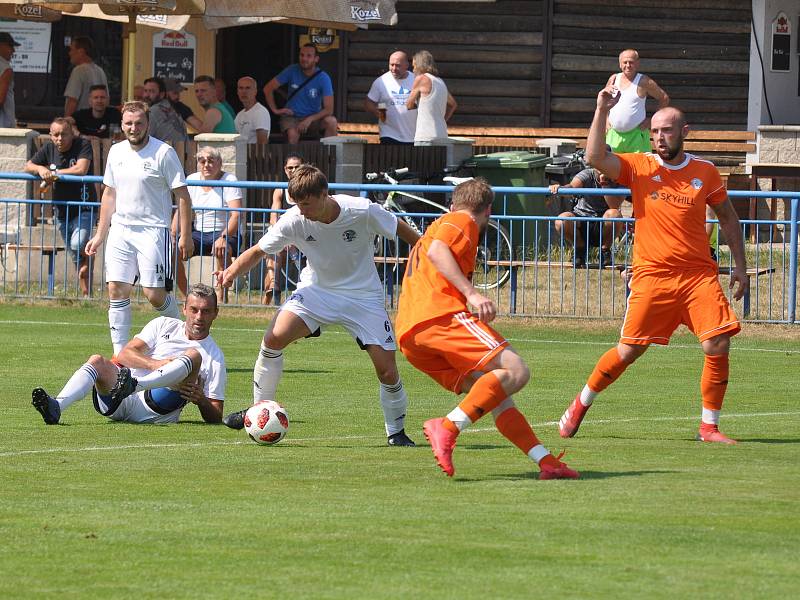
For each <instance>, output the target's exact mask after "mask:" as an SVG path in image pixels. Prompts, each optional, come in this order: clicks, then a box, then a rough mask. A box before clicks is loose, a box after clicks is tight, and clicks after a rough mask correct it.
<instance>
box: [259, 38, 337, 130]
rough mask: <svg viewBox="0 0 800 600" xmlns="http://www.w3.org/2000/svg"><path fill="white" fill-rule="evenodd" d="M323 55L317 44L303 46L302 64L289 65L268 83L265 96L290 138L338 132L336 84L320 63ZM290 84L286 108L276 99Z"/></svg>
mask: <svg viewBox="0 0 800 600" xmlns="http://www.w3.org/2000/svg"><path fill="white" fill-rule="evenodd" d="M318 62H319V55H318V54H317V49H316V47H315V46H314V44H306V45H304V46H303V47H302V48H300V60H299V61H298V64H294V65H291V66H288V67H286V68H285V69H284V70H283V71H281V72H280V73H278V75H277V76H276V77H273V78H272V79H270V81H269V83H267V85H265V86H264V97H265V98H266V100H267V106H269V109H270V110H271V111H272V113H273V114H275V115H278V116H279V117H280V127H281V131H283V132H284V133H285V134H286V141H287V142H289V143H290V144H296V143H297V142H299V141H300V136H301V135H303V134H308V135H314V136H320V135H322V136H325V137H328V136H332V135H336V131H337V128H338V126H339V124H338V122H337V121H336V117H334V116H333V85H332V84H331V78H330V77H329V76H328V74H327V73H326V72H325V71H323V70H322V69H320V68H319V67H318V66H317V63H318ZM283 85H286V86H288V88H289V89H288V99H287V100H286V106H285V107H284V108H278V106H277V104H276V103H275V90H277V89H278V88H279V87H281V86H283Z"/></svg>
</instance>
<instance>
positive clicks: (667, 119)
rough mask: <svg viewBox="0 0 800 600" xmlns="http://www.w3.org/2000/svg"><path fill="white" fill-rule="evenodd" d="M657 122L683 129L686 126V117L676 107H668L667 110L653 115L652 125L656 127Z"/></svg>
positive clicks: (664, 109)
mask: <svg viewBox="0 0 800 600" xmlns="http://www.w3.org/2000/svg"><path fill="white" fill-rule="evenodd" d="M656 122H658V123H669V124H670V125H672V126H674V127H677V128H678V129H681V128H683V127H684V126H685V125H686V115H685V114H683V111H682V110H680V109H678V108H675V107H674V106H667V107H666V108H662V109H660V110H658V111H656V112H655V114H653V118H652V119H651V123H653V125H655V123H656Z"/></svg>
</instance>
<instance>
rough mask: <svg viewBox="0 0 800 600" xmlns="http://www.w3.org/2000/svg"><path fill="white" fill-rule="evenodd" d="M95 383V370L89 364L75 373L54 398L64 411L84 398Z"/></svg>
mask: <svg viewBox="0 0 800 600" xmlns="http://www.w3.org/2000/svg"><path fill="white" fill-rule="evenodd" d="M96 382H97V370H96V369H95V368H94V367H93V366H92V365H90V364H89V363H86V364H85V365H83V366H82V367H81V368H80V369H78V370H77V371H75V372H74V373H73V374H72V377H70V378H69V381H67V383H66V384H64V388H63V389H62V390H61V391H60V392H58V396H56V398H55V400H56V402H58V405H59V406H60V407H61V410H62V411H63V410H65V409H66V408H67V407H68V406H69V405H70V404H72V403H73V402H75V401H76V400H80V399H81V398H83V397H84V396H86V394H88V393H89V390H91V389H92V387H93V386H94V384H95V383H96Z"/></svg>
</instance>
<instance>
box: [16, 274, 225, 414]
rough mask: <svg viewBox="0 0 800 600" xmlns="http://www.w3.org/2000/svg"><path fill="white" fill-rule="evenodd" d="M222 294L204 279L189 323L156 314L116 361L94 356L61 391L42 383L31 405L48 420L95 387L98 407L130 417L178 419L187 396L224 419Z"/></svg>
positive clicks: (189, 302)
mask: <svg viewBox="0 0 800 600" xmlns="http://www.w3.org/2000/svg"><path fill="white" fill-rule="evenodd" d="M217 312H218V307H217V295H216V292H215V291H214V290H213V289H212V288H211V287H209V286H207V285H205V284H202V283H198V284H196V285H193V286H191V287H190V288H189V293H188V295H187V296H186V304H185V305H184V309H183V314H184V316H185V317H186V322H185V323H184V322H183V321H181V320H180V319H173V318H171V317H157V318H155V319H153V320H152V321H150V322H149V323H148V324H147V325H145V327H144V329H142V331H141V333H139V334H137V335H136V336H135V337H134V338H133V339H132V340H131V341H130V342H128V344H127V345H126V346H125V348H123V350H122V351H121V352H120V353H119V355H118V357H117V361H118V362H119V363H121V364H124V365H126V366H124V367H119V366H117V364H115V363H113V362H111V361H110V360H108V359H106V358H103V357H102V356H100V355H98V354H95V355H93V356H90V357H89V359H88V360H87V361H86V363H85V364H84V365H83V366H81V368H79V369H78V370H77V371H75V373H74V374H73V375H72V377H71V378H70V379H69V381H67V383H66V385H65V386H64V388H63V389H62V390H61V391H60V392H59V393H58V395H57V396H56V397H55V398H52V397H50V395H48V393H47V392H46V391H44V390H43V389H42V388H36V389H34V390H33V393H32V402H31V403H32V404H33V406H34V407H35V408H36V410H38V411H39V413H40V414H41V415H42V418H43V419H44V422H45V423H47V424H48V425H55V424H57V423H58V422H59V421H60V419H61V413H62V412H63V411H64V410H65V409H66V408H67V407H68V406H70V405H71V404H72V403H73V402H75V401H76V400H80V399H81V398H84V397H85V396H86V394H88V393H89V391H91V392H92V398H93V400H94V407H95V410H97V412H99V413H100V414H101V415H103V416H105V417H109V418H110V419H112V420H114V421H126V422H128V423H174V422H176V421H177V420H178V418H179V417H180V414H181V410H183V407H184V406H186V404H187V403H189V402H191V403H192V404H195V405H197V408H198V409H199V410H200V415H201V416H202V417H203V420H204V421H206V422H207V423H219V422H220V421H221V420H222V404H223V402H224V401H225V383H226V381H227V372H226V370H225V357H224V356H223V354H222V350H220V349H219V346H217V344H216V342H215V341H214V340H213V339H212V337H211V335H210V330H211V324H212V323H213V322H214V319H216V318H217Z"/></svg>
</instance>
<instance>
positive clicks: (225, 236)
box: [172, 146, 242, 302]
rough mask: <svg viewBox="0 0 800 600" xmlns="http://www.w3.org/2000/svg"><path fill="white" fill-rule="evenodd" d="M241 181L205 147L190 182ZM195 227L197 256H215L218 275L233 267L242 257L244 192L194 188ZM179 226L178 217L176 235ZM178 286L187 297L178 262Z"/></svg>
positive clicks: (214, 151) (220, 292)
mask: <svg viewBox="0 0 800 600" xmlns="http://www.w3.org/2000/svg"><path fill="white" fill-rule="evenodd" d="M200 180H203V181H214V180H217V181H238V180H237V179H236V176H235V175H233V174H232V173H226V172H225V171H223V170H222V155H221V154H220V153H219V150H217V149H216V148H214V147H212V146H203V147H202V148H200V149H199V150H198V151H197V172H196V173H192V174H191V175H189V176H188V177H187V178H186V181H200ZM188 188H189V196H190V197H191V199H192V210H193V211H194V223H193V225H192V240H193V241H194V254H193V256H213V257H215V260H216V268H217V271H222V270H223V269H224V268H225V267H227V266H228V265H230V264H231V260H233V258H232V257H234V256H236V255H238V254H239V214H240V211H239V209H241V208H242V188H238V187H216V186H200V185H190V186H188ZM228 209H232V210H228ZM177 224H178V215H177V213H176V214H175V216H174V217H173V220H172V230H173V233H174V232H175V229H176V227H177ZM176 279H177V284H178V289H180V290H181V291H182V292H183V293H184V294H186V286H187V281H186V269H185V267H184V264H183V261H178V269H177V277H176ZM223 298H224V294H223V289H222V288H221V287H220V288H218V289H217V299H218V300H219V301H220V302H222V300H223Z"/></svg>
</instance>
